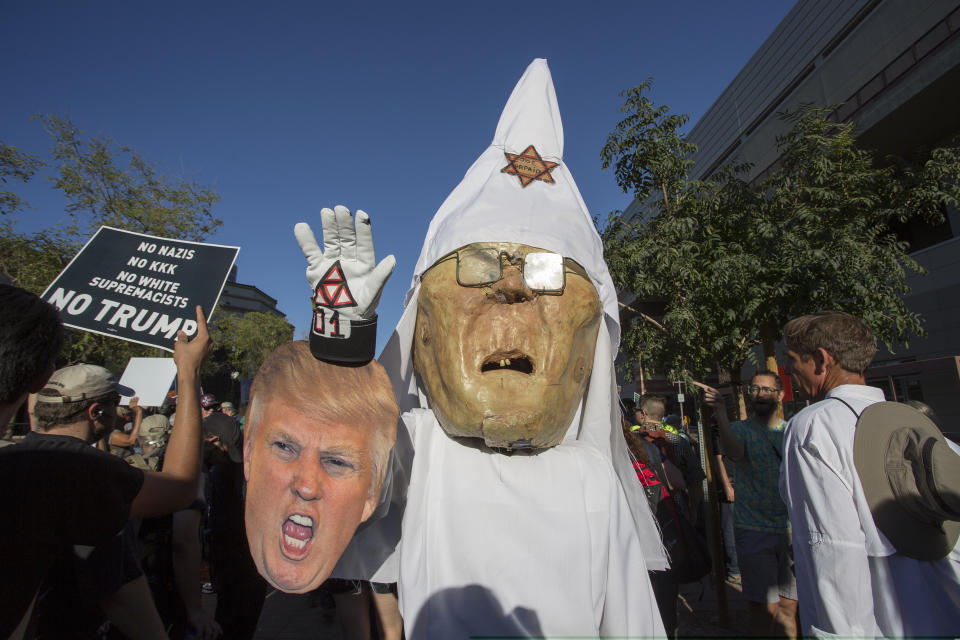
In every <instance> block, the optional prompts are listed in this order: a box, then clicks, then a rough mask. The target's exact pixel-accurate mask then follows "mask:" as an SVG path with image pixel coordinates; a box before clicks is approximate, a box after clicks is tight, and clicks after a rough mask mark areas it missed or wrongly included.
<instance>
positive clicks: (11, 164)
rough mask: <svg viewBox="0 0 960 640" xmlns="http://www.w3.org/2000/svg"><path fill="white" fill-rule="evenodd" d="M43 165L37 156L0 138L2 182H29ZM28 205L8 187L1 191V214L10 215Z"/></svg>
mask: <svg viewBox="0 0 960 640" xmlns="http://www.w3.org/2000/svg"><path fill="white" fill-rule="evenodd" d="M42 166H43V162H41V161H40V159H39V158H37V157H36V156H32V155H30V154H28V153H23V152H21V151H19V150H18V149H17V148H16V147H11V146H10V145H6V144H4V143H3V141H2V140H0V184H3V185H6V184H7V182H9V181H10V180H11V179H13V180H17V181H19V182H29V181H30V179H31V178H32V177H33V174H35V173H36V172H37V170H38V169H39V168H40V167H42ZM25 207H26V202H24V201H23V199H22V198H21V197H20V196H18V195H17V194H15V193H13V192H12V191H7V190H6V187H4V190H2V191H0V215H8V214H11V213H14V212H16V211H17V210H19V209H23V208H25Z"/></svg>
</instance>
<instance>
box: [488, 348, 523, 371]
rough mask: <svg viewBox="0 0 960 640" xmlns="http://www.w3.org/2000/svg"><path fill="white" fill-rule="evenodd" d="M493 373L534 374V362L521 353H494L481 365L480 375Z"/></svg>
mask: <svg viewBox="0 0 960 640" xmlns="http://www.w3.org/2000/svg"><path fill="white" fill-rule="evenodd" d="M491 371H516V372H517V373H524V374H527V375H530V374H532V373H533V360H531V359H530V357H529V356H528V355H526V354H525V353H521V352H519V351H509V352H506V351H505V352H500V353H493V354H491V355H489V356H487V358H486V359H485V360H484V361H483V364H481V365H480V373H489V372H491Z"/></svg>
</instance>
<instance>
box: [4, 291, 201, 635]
mask: <svg viewBox="0 0 960 640" xmlns="http://www.w3.org/2000/svg"><path fill="white" fill-rule="evenodd" d="M0 327H2V329H0V402H2V404H0V420H2V423H0V426H4V427H5V425H6V423H7V422H8V421H9V420H10V417H11V416H12V415H13V414H14V413H15V412H16V409H17V408H18V407H19V406H20V404H21V403H22V402H23V400H24V399H25V398H26V395H27V394H28V393H29V392H30V391H37V390H38V389H39V388H40V387H43V388H42V389H41V390H40V391H41V393H40V395H39V397H38V402H37V409H36V412H37V417H38V419H39V420H40V421H41V428H46V434H45V435H43V436H42V437H39V438H37V437H36V436H35V437H33V438H30V441H29V442H24V443H21V444H19V445H15V446H11V447H5V448H3V449H2V450H0V486H3V487H4V496H3V504H2V505H0V513H3V520H4V521H3V522H2V523H0V637H9V636H10V635H11V634H12V633H13V632H14V631H15V629H17V628H18V624H19V623H20V622H21V621H22V620H23V618H24V614H25V613H27V611H28V610H29V609H30V607H31V603H32V601H33V599H34V596H35V594H36V592H37V588H38V586H39V585H40V582H41V580H42V579H43V576H44V574H45V573H46V571H47V569H48V567H49V565H50V562H51V560H52V558H53V557H54V556H55V554H56V552H57V550H58V549H61V548H62V547H63V545H88V546H96V545H98V544H101V543H103V542H105V541H108V540H110V539H111V538H113V537H114V536H115V535H117V533H118V532H120V530H121V529H122V528H123V527H124V525H125V523H126V522H127V520H128V519H130V518H136V517H145V516H152V515H160V514H163V513H169V512H172V511H175V510H177V509H183V508H185V507H186V506H187V505H189V504H190V503H191V502H192V501H193V499H194V497H195V495H196V492H197V477H198V472H199V462H200V460H199V458H200V407H199V375H200V373H199V370H200V366H201V364H202V363H203V360H204V358H205V357H206V356H207V354H208V353H209V351H210V349H211V343H210V339H209V335H208V333H207V328H206V322H205V318H204V314H203V310H202V309H200V307H197V334H196V337H195V338H194V339H193V340H188V339H187V336H186V334H185V333H183V332H180V333H179V334H178V336H177V344H176V347H175V350H174V360H175V361H176V362H177V380H178V388H179V391H180V404H179V409H180V412H181V418H180V420H179V421H178V425H177V428H176V429H175V430H174V432H173V434H172V436H171V438H170V442H169V444H168V446H167V457H166V461H165V463H164V467H163V471H162V472H143V471H141V470H139V469H136V468H133V467H131V466H129V465H127V464H126V463H124V462H123V461H122V460H119V459H117V458H116V457H114V456H111V455H110V454H107V453H105V452H102V451H97V450H95V449H94V448H93V447H89V446H87V443H90V442H93V441H94V440H96V438H97V436H98V435H103V433H104V432H105V431H106V430H107V429H108V428H111V427H112V426H113V424H114V421H115V417H116V406H117V403H118V401H119V393H118V392H119V387H118V385H117V383H116V380H115V378H113V377H112V376H111V375H110V374H109V372H108V371H106V370H105V369H102V368H101V367H92V366H91V365H80V366H75V367H68V368H67V369H64V370H61V371H60V372H57V373H56V374H54V377H52V378H50V382H48V383H47V384H46V385H44V383H45V382H47V378H49V377H50V372H51V371H52V369H53V359H54V358H55V356H56V353H57V351H58V350H59V346H60V345H59V342H57V341H58V340H59V339H60V338H59V336H60V333H59V332H60V324H59V319H58V316H57V312H56V310H55V309H53V308H52V307H50V306H49V305H47V304H46V303H44V302H43V301H41V300H39V298H37V297H36V296H33V295H32V294H29V293H28V292H25V291H23V290H21V289H17V288H15V287H3V286H0ZM37 336H48V340H53V341H54V342H55V344H54V345H53V347H51V345H49V344H47V343H46V342H43V341H42V340H38V339H37Z"/></svg>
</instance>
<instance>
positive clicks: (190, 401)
mask: <svg viewBox="0 0 960 640" xmlns="http://www.w3.org/2000/svg"><path fill="white" fill-rule="evenodd" d="M212 348H213V343H212V342H211V340H210V334H209V333H207V321H206V317H205V316H204V314H203V309H201V308H200V307H199V306H198V307H197V334H196V336H194V338H193V340H189V339H188V338H187V334H186V333H184V332H183V331H180V332H179V333H177V342H176V345H175V346H174V351H173V359H174V360H175V361H176V363H177V423H176V425H175V426H174V428H173V431H172V432H171V433H170V441H169V442H168V443H167V451H166V454H165V456H164V462H163V470H162V471H160V472H154V471H147V472H145V473H144V477H143V486H142V487H141V488H140V492H139V493H138V494H137V497H136V498H134V500H133V505H132V506H131V507H130V517H131V518H149V517H152V516H158V515H164V514H167V513H172V512H174V511H179V510H181V509H186V508H187V507H188V506H189V505H190V503H191V502H193V499H194V497H195V496H196V495H197V478H198V476H199V474H200V457H201V446H202V444H203V438H202V435H203V434H202V431H201V426H200V424H201V420H200V366H201V365H202V364H203V361H204V359H206V357H207V355H208V354H209V353H210V351H211V350H212Z"/></svg>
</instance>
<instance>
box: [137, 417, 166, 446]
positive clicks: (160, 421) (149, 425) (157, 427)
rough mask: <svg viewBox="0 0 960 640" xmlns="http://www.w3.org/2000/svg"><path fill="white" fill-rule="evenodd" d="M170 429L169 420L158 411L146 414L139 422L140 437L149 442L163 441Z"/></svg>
mask: <svg viewBox="0 0 960 640" xmlns="http://www.w3.org/2000/svg"><path fill="white" fill-rule="evenodd" d="M169 431H170V421H169V420H167V417H166V416H165V415H163V414H160V413H155V414H153V415H152V416H147V417H146V418H144V419H143V420H142V421H141V422H140V433H139V435H140V437H141V438H145V439H146V440H147V441H149V442H150V443H151V444H157V443H160V442H163V441H164V440H166V438H167V433H168V432H169Z"/></svg>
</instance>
